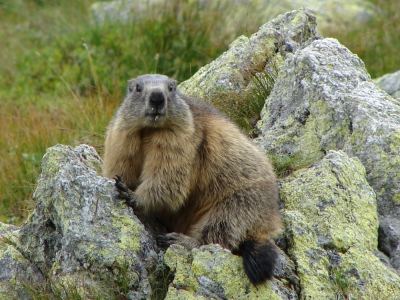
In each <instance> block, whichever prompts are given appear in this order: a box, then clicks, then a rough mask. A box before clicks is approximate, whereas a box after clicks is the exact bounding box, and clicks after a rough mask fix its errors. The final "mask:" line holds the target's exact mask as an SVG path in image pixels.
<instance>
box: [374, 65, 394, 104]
mask: <svg viewBox="0 0 400 300" xmlns="http://www.w3.org/2000/svg"><path fill="white" fill-rule="evenodd" d="M373 82H374V83H375V84H376V85H377V86H378V87H380V88H381V89H382V90H384V91H385V92H386V93H388V94H389V95H390V96H392V97H393V98H398V99H400V71H397V72H394V73H390V74H385V75H383V76H381V77H379V78H376V79H374V80H373Z"/></svg>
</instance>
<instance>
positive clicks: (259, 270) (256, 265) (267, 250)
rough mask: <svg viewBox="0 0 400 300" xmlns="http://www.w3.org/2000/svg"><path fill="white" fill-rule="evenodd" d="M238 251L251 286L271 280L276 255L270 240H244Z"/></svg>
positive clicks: (274, 247)
mask: <svg viewBox="0 0 400 300" xmlns="http://www.w3.org/2000/svg"><path fill="white" fill-rule="evenodd" d="M239 251H240V255H241V256H242V257H243V265H244V270H245V272H246V274H247V276H248V277H249V279H250V282H251V283H252V284H254V285H257V284H260V283H263V282H264V281H266V280H269V279H271V278H272V276H273V275H274V267H275V262H276V260H277V258H278V254H277V249H276V246H275V244H274V243H273V242H272V241H271V240H265V239H262V240H257V239H250V240H246V241H244V242H242V243H241V244H240V246H239Z"/></svg>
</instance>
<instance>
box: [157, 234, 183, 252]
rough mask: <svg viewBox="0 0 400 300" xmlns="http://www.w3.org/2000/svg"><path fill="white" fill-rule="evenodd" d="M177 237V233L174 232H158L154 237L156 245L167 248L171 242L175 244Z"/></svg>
mask: <svg viewBox="0 0 400 300" xmlns="http://www.w3.org/2000/svg"><path fill="white" fill-rule="evenodd" d="M178 239H179V234H178V233H176V232H172V233H166V234H160V235H158V236H157V237H156V241H157V245H158V246H159V247H161V248H167V247H169V246H171V245H172V244H176V243H177V242H178Z"/></svg>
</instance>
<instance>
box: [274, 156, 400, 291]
mask: <svg viewBox="0 0 400 300" xmlns="http://www.w3.org/2000/svg"><path fill="white" fill-rule="evenodd" d="M365 176H366V172H365V169H364V167H363V166H362V164H361V163H360V161H359V160H358V159H354V158H349V157H348V156H347V155H346V154H345V153H344V152H341V151H339V152H335V151H330V152H329V154H328V155H327V157H326V158H324V159H323V160H322V161H321V162H320V163H319V164H318V165H315V166H313V167H312V168H309V169H303V170H300V171H297V172H294V173H293V174H292V175H291V176H289V177H287V178H285V179H283V180H282V182H281V189H280V194H281V199H282V201H283V203H284V206H285V213H284V224H285V227H286V234H289V235H290V236H291V241H290V245H289V249H288V252H289V255H290V257H291V258H292V259H293V260H294V262H295V264H296V266H297V268H296V269H297V274H298V276H299V278H300V284H301V290H302V295H301V296H302V298H304V299H309V298H310V299H322V298H323V299H336V298H337V297H338V295H341V297H344V296H345V297H347V296H348V295H358V296H357V297H356V299H368V298H365V296H366V295H368V293H370V292H371V291H373V289H375V288H378V285H379V289H380V290H381V291H382V293H383V294H382V296H383V297H386V296H385V295H389V294H390V293H391V292H392V293H393V291H394V290H395V289H396V288H398V286H399V285H400V281H399V278H398V276H397V275H396V274H394V273H392V272H389V271H388V269H387V268H386V266H384V265H383V264H382V263H381V262H380V261H379V259H378V258H376V257H375V256H374V254H373V251H376V249H377V238H378V225H379V224H378V218H377V209H376V196H375V193H374V191H373V190H372V188H371V187H370V186H369V185H368V183H367V181H366V179H365ZM332 255H334V256H336V257H337V259H336V262H335V263H333V262H332V261H331V259H332ZM368 265H370V266H371V268H370V269H369V268H368ZM371 270H373V271H371ZM335 272H337V273H335ZM352 272H353V273H354V272H355V273H356V275H355V276H353V277H354V278H353V277H352V275H351V274H353V273H352ZM368 274H369V275H368ZM393 274H394V275H395V276H394V275H393ZM337 278H339V279H340V278H343V282H344V283H343V282H341V284H342V285H345V287H340V284H339V285H338V282H337V280H336V279H337ZM348 278H349V279H348ZM363 282H366V283H368V284H369V285H370V286H371V287H370V290H368V288H367V289H366V288H365V287H364V285H363V284H362V283H363ZM376 282H378V283H376ZM338 289H342V290H338ZM371 289H372V290H371ZM384 291H386V292H384ZM385 293H386V294H385ZM382 299H390V298H382Z"/></svg>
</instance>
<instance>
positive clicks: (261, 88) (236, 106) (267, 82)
mask: <svg viewBox="0 0 400 300" xmlns="http://www.w3.org/2000/svg"><path fill="white" fill-rule="evenodd" d="M276 64H277V63H276V62H271V64H270V65H269V67H266V68H265V70H264V71H262V72H258V73H257V72H256V73H255V74H254V76H249V77H250V78H251V79H250V82H249V84H248V86H247V89H246V90H245V91H242V92H240V93H236V92H233V91H229V92H227V91H221V92H218V93H216V94H215V95H213V96H212V97H211V99H210V102H211V104H212V105H213V106H215V107H216V108H218V109H219V110H221V111H223V112H224V113H225V114H226V115H227V116H228V117H229V118H230V119H231V120H232V121H234V122H235V123H236V124H237V125H238V126H239V127H240V128H241V129H242V130H243V132H244V133H246V134H247V135H248V136H249V137H254V136H256V132H255V125H256V123H257V121H258V120H259V119H260V113H261V110H262V108H263V106H264V104H265V99H267V97H268V96H269V94H270V93H271V91H272V88H273V87H274V84H275V78H276V77H277V75H278V66H277V65H276Z"/></svg>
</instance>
